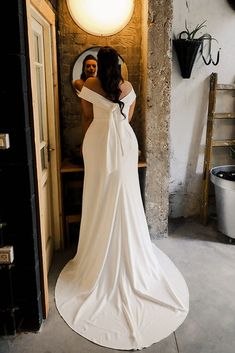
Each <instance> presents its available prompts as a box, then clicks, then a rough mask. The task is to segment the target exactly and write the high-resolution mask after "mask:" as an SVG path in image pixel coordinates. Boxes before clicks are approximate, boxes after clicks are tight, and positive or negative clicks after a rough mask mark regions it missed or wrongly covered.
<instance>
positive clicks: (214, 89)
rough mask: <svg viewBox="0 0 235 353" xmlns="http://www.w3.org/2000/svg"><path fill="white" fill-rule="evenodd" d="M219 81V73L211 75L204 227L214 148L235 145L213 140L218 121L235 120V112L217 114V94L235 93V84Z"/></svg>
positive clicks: (203, 184)
mask: <svg viewBox="0 0 235 353" xmlns="http://www.w3.org/2000/svg"><path fill="white" fill-rule="evenodd" d="M217 80H218V75H217V73H215V72H213V73H212V74H211V75H210V89H209V103H208V118H207V131H206V146H205V155H204V167H203V181H202V202H201V222H202V223H203V224H204V225H206V224H207V222H208V205H209V200H208V199H209V182H210V169H211V160H212V152H213V147H229V146H234V145H235V139H226V140H215V139H213V128H214V122H215V120H216V119H235V112H231V113H217V112H216V111H215V109H216V98H217V93H218V92H221V91H235V84H218V83H217Z"/></svg>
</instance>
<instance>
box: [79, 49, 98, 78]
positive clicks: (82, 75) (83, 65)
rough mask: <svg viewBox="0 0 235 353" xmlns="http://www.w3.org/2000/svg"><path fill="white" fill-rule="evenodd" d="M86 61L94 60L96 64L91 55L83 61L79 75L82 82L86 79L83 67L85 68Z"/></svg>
mask: <svg viewBox="0 0 235 353" xmlns="http://www.w3.org/2000/svg"><path fill="white" fill-rule="evenodd" d="M87 60H95V61H96V62H97V59H96V58H95V57H94V56H93V55H91V54H88V55H87V56H86V57H85V58H84V59H83V62H82V73H81V76H80V78H81V79H82V80H83V81H86V79H87V77H86V74H85V66H86V61H87Z"/></svg>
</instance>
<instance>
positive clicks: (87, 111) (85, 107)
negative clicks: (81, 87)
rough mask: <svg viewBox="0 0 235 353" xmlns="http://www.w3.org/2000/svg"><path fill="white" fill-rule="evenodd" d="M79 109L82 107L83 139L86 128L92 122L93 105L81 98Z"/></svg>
mask: <svg viewBox="0 0 235 353" xmlns="http://www.w3.org/2000/svg"><path fill="white" fill-rule="evenodd" d="M81 107H82V136H83V138H84V136H85V134H86V132H87V129H88V127H89V126H90V124H91V122H92V120H93V105H92V104H91V103H90V102H88V101H86V100H85V99H82V98H81Z"/></svg>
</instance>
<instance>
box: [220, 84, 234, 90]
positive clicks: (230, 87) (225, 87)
mask: <svg viewBox="0 0 235 353" xmlns="http://www.w3.org/2000/svg"><path fill="white" fill-rule="evenodd" d="M215 88H216V89H217V90H235V84H233V83H232V84H221V83H219V84H217V85H216V86H215Z"/></svg>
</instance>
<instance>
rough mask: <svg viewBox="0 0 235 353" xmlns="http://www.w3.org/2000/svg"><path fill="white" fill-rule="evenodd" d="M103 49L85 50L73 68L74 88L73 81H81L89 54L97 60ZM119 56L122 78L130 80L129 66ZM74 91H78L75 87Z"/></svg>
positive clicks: (91, 48)
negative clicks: (100, 50)
mask: <svg viewBox="0 0 235 353" xmlns="http://www.w3.org/2000/svg"><path fill="white" fill-rule="evenodd" d="M100 48H101V46H95V47H90V48H88V49H86V50H84V51H83V52H82V53H81V54H79V55H78V56H77V58H76V60H75V62H74V64H73V68H72V80H71V83H72V86H73V81H75V80H79V79H80V76H81V73H82V63H83V60H84V59H85V57H86V56H87V55H88V54H92V55H93V56H94V57H95V58H97V53H98V51H99V49H100ZM118 56H119V62H120V64H121V70H122V77H123V79H124V80H128V70H127V65H126V63H125V61H124V60H123V58H122V57H121V55H120V54H118ZM73 89H74V90H75V91H76V89H75V88H74V86H73Z"/></svg>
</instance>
